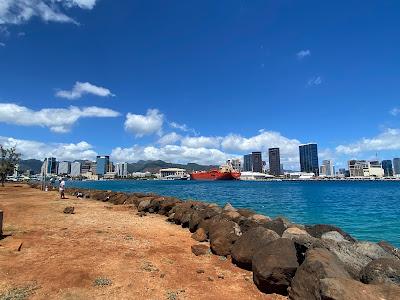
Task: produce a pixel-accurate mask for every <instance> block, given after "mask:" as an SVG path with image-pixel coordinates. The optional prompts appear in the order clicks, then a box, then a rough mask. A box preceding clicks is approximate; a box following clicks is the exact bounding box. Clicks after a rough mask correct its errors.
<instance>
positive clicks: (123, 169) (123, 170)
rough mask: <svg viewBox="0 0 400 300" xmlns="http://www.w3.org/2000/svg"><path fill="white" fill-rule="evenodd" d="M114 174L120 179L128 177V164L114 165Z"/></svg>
mask: <svg viewBox="0 0 400 300" xmlns="http://www.w3.org/2000/svg"><path fill="white" fill-rule="evenodd" d="M115 173H116V175H117V176H118V177H120V178H126V177H128V163H127V162H123V163H117V164H115Z"/></svg>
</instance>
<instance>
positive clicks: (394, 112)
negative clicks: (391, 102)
mask: <svg viewBox="0 0 400 300" xmlns="http://www.w3.org/2000/svg"><path fill="white" fill-rule="evenodd" d="M390 114H391V115H392V116H397V115H398V114H400V108H398V107H395V108H393V109H392V110H391V111H390Z"/></svg>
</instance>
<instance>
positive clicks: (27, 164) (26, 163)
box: [19, 159, 43, 174]
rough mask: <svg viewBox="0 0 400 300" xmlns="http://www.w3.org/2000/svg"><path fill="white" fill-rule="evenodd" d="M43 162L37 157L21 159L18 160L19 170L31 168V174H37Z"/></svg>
mask: <svg viewBox="0 0 400 300" xmlns="http://www.w3.org/2000/svg"><path fill="white" fill-rule="evenodd" d="M42 164H43V162H42V161H41V160H38V159H26V160H23V159H21V160H20V162H19V170H20V171H21V172H25V171H26V170H31V171H32V172H33V174H39V173H40V169H41V168H42Z"/></svg>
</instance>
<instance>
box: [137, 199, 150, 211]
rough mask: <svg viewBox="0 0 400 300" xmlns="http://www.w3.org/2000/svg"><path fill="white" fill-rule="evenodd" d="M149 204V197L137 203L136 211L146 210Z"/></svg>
mask: <svg viewBox="0 0 400 300" xmlns="http://www.w3.org/2000/svg"><path fill="white" fill-rule="evenodd" d="M150 206H151V199H147V200H142V201H140V203H139V205H138V211H147V210H148V209H149V208H150Z"/></svg>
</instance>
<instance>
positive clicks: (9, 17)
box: [0, 0, 96, 24]
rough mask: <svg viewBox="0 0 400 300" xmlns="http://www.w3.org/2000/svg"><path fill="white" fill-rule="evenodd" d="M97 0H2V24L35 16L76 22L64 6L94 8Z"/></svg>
mask: <svg viewBox="0 0 400 300" xmlns="http://www.w3.org/2000/svg"><path fill="white" fill-rule="evenodd" d="M95 4H96V0H1V1H0V24H22V23H25V22H27V21H29V20H30V19H31V18H33V17H38V18H40V19H42V20H43V21H45V22H60V23H75V24H78V23H77V22H76V21H75V20H74V19H72V18H71V17H69V16H67V15H66V14H65V13H64V12H63V8H71V7H79V8H82V9H89V10H90V9H92V8H93V7H94V6H95Z"/></svg>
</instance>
